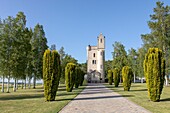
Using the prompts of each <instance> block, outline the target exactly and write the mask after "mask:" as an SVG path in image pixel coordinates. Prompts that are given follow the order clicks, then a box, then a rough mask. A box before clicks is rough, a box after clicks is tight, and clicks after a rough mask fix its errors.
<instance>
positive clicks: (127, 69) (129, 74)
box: [122, 66, 133, 91]
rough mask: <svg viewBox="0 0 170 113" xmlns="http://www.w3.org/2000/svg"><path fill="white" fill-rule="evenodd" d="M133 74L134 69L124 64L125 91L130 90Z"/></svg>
mask: <svg viewBox="0 0 170 113" xmlns="http://www.w3.org/2000/svg"><path fill="white" fill-rule="evenodd" d="M132 76H133V72H132V69H131V68H130V67H129V66H124V67H123V69H122V77H123V87H124V91H129V90H130V86H131V82H132Z"/></svg>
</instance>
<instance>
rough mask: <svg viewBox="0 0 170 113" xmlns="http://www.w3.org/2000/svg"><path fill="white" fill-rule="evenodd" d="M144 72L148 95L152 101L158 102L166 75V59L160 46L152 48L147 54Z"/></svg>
mask: <svg viewBox="0 0 170 113" xmlns="http://www.w3.org/2000/svg"><path fill="white" fill-rule="evenodd" d="M144 74H145V78H146V83H147V88H148V95H149V98H150V100H151V101H154V102H158V101H159V100H160V96H161V93H162V89H163V85H164V77H165V59H164V58H163V53H162V51H161V50H160V49H158V48H150V49H149V50H148V53H147V54H146V55H145V60H144Z"/></svg>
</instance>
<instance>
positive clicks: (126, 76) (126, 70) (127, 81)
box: [108, 66, 133, 91]
mask: <svg viewBox="0 0 170 113" xmlns="http://www.w3.org/2000/svg"><path fill="white" fill-rule="evenodd" d="M113 75H114V76H113ZM122 77H123V86H124V91H129V90H130V86H131V81H132V77H133V72H132V69H131V68H130V67H129V66H124V67H123V69H122ZM113 79H114V85H115V87H118V86H119V82H120V74H119V70H118V69H117V68H115V69H113V70H108V82H109V84H110V85H112V82H113Z"/></svg>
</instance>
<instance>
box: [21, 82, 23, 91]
mask: <svg viewBox="0 0 170 113" xmlns="http://www.w3.org/2000/svg"><path fill="white" fill-rule="evenodd" d="M21 89H23V80H22V83H21Z"/></svg>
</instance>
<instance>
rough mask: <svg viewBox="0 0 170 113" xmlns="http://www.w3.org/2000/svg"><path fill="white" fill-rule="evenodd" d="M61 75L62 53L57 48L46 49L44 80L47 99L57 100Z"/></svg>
mask: <svg viewBox="0 0 170 113" xmlns="http://www.w3.org/2000/svg"><path fill="white" fill-rule="evenodd" d="M60 75H61V66H60V55H59V54H58V52H57V51H56V50H53V51H50V50H46V51H45V52H44V56H43V80H44V95H45V98H46V101H53V100H55V96H56V92H57V89H58V84H59V80H60Z"/></svg>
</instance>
